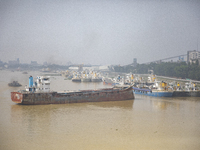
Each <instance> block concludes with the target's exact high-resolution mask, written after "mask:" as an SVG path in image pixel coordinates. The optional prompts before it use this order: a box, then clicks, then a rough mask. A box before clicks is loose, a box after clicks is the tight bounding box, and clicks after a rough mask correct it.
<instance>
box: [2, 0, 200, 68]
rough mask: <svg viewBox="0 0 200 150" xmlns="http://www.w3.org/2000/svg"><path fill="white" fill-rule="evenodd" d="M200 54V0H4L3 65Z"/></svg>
mask: <svg viewBox="0 0 200 150" xmlns="http://www.w3.org/2000/svg"><path fill="white" fill-rule="evenodd" d="M197 43H198V45H199V46H198V47H199V49H200V1H199V0H13V1H12V0H0V60H1V61H4V62H8V60H15V59H17V58H19V59H20V62H22V63H30V62H31V60H32V61H37V62H38V63H41V64H42V63H43V62H44V61H47V62H51V63H62V64H66V62H68V61H71V62H72V63H84V64H88V63H90V64H95V65H99V64H101V65H105V64H121V65H126V64H130V63H132V62H133V58H137V60H138V62H139V63H144V62H149V61H153V60H158V59H161V58H167V57H171V56H176V55H181V54H186V53H187V51H188V50H197Z"/></svg>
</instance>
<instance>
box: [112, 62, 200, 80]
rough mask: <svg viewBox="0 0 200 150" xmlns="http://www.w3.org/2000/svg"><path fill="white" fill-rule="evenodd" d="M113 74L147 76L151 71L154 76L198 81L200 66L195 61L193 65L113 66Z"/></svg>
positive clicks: (183, 63) (170, 63)
mask: <svg viewBox="0 0 200 150" xmlns="http://www.w3.org/2000/svg"><path fill="white" fill-rule="evenodd" d="M114 70H115V72H125V73H130V72H132V73H133V74H134V73H138V74H148V73H149V71H150V70H153V73H154V74H155V75H159V76H167V77H176V78H182V79H186V78H188V79H192V80H200V65H199V61H198V60H197V61H196V62H195V63H186V62H179V63H177V62H162V63H159V64H157V63H150V64H137V66H135V67H133V66H114Z"/></svg>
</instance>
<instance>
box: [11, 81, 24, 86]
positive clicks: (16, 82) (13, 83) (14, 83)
mask: <svg viewBox="0 0 200 150" xmlns="http://www.w3.org/2000/svg"><path fill="white" fill-rule="evenodd" d="M8 86H11V87H19V86H22V85H21V84H20V83H18V81H13V82H11V83H8Z"/></svg>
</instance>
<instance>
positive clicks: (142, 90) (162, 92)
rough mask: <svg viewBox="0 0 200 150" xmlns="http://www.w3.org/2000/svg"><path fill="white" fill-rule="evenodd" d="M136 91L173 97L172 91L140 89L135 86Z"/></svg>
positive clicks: (143, 93) (142, 93)
mask: <svg viewBox="0 0 200 150" xmlns="http://www.w3.org/2000/svg"><path fill="white" fill-rule="evenodd" d="M133 90H134V93H135V94H139V95H146V96H153V97H172V94H173V92H172V91H155V90H153V91H152V90H150V89H140V88H135V87H133Z"/></svg>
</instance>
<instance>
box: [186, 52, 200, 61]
mask: <svg viewBox="0 0 200 150" xmlns="http://www.w3.org/2000/svg"><path fill="white" fill-rule="evenodd" d="M196 60H199V62H200V51H196V50H192V51H188V52H187V62H188V63H195V62H196Z"/></svg>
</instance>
